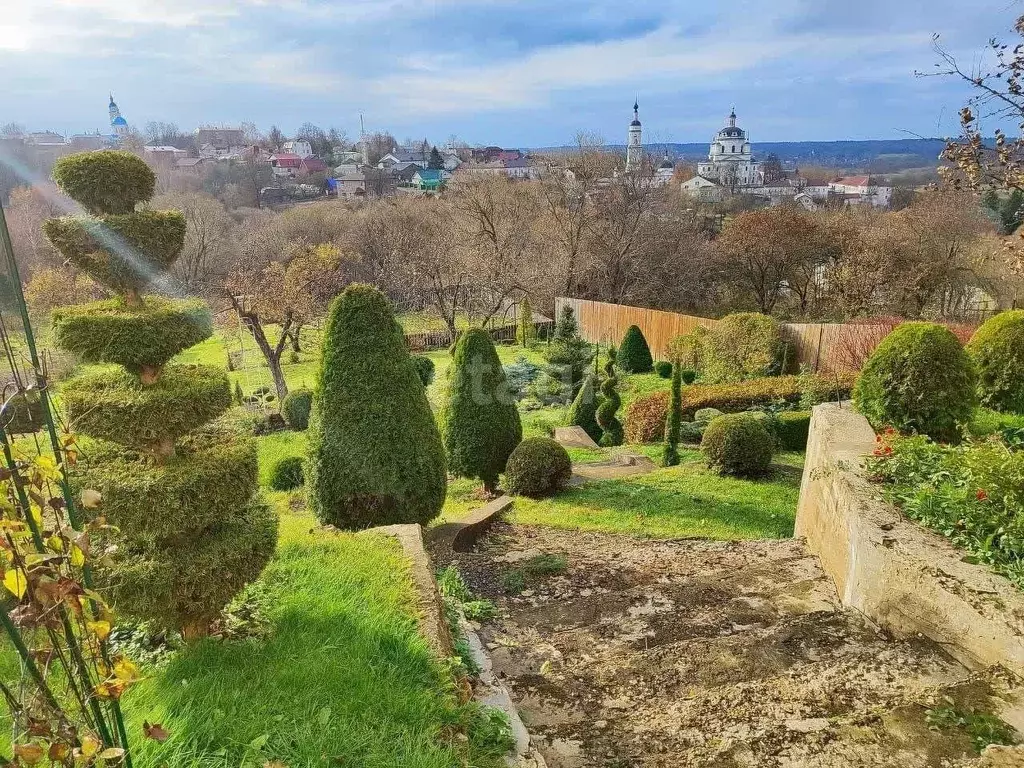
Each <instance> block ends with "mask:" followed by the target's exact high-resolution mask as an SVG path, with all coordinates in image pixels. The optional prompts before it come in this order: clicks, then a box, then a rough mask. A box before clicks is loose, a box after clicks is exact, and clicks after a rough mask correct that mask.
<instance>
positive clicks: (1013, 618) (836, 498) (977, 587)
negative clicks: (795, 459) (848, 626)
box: [796, 403, 1024, 675]
mask: <svg viewBox="0 0 1024 768" xmlns="http://www.w3.org/2000/svg"><path fill="white" fill-rule="evenodd" d="M874 445H875V435H874V431H873V430H872V429H871V427H870V425H869V424H868V423H867V420H866V419H864V417H863V416H861V415H859V414H857V413H855V412H854V411H853V410H852V409H851V408H850V406H849V405H848V404H844V405H843V406H839V405H836V404H834V403H831V404H827V405H819V406H817V407H815V409H814V415H813V418H812V420H811V429H810V436H809V439H808V443H807V460H806V464H805V465H804V476H803V484H802V486H801V490H800V506H799V509H798V511H797V519H796V535H797V536H802V537H805V538H806V541H807V548H808V549H809V550H810V551H811V552H813V553H815V554H816V555H818V557H819V559H820V560H821V565H822V567H823V568H824V569H825V572H826V573H828V574H829V575H830V576H831V577H832V578H833V579H834V580H835V583H836V587H837V589H838V591H839V595H840V597H841V598H842V600H843V602H844V603H845V604H847V605H849V606H851V607H853V608H856V609H857V610H859V611H861V612H862V613H864V614H865V615H866V616H867V617H868V618H870V619H871V620H872V621H874V622H876V623H877V624H879V625H880V626H881V627H883V628H885V629H886V630H888V631H890V632H892V633H894V634H895V635H897V636H900V637H907V636H912V635H915V634H921V635H924V636H925V637H928V638H930V639H931V640H934V641H935V642H937V643H939V644H941V645H943V646H944V647H945V649H946V650H947V651H948V652H949V653H950V654H951V655H952V656H954V657H955V658H957V659H958V660H959V661H961V662H963V663H965V664H967V665H969V666H979V665H983V666H988V665H992V664H1002V665H1003V666H1004V667H1006V668H1007V669H1009V670H1011V671H1013V672H1015V673H1016V674H1018V675H1024V593H1022V592H1020V591H1019V590H1017V589H1016V588H1015V587H1013V586H1012V585H1011V584H1010V582H1009V581H1007V580H1006V579H1004V578H1002V577H1000V576H997V575H995V574H994V573H992V571H991V570H990V569H988V568H987V567H986V566H983V565H972V564H969V563H965V562H963V561H962V559H961V558H962V556H963V554H962V553H961V552H959V551H957V550H956V549H954V548H953V547H952V546H951V545H950V544H949V543H948V541H947V540H946V539H944V538H943V537H941V536H939V535H938V534H935V533H932V532H931V531H928V530H926V529H924V528H922V527H921V526H919V525H917V524H916V523H914V522H912V521H910V520H908V519H906V518H905V517H904V516H903V515H902V514H900V513H899V512H898V511H897V510H895V509H893V508H892V507H890V506H889V505H888V504H886V503H884V502H883V501H881V500H879V499H878V489H877V488H876V487H874V486H872V484H871V483H869V482H868V481H867V479H866V476H865V472H864V469H863V462H862V458H863V457H864V456H865V455H867V454H870V453H871V451H872V450H873V449H874Z"/></svg>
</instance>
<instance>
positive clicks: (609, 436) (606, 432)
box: [597, 348, 623, 448]
mask: <svg viewBox="0 0 1024 768" xmlns="http://www.w3.org/2000/svg"><path fill="white" fill-rule="evenodd" d="M621 352H622V350H621V349H620V350H619V353H621ZM619 353H616V351H615V350H614V349H612V348H609V350H608V360H607V361H606V362H605V364H604V381H603V382H601V404H600V405H598V406H597V425H598V426H599V427H600V428H601V439H600V440H599V441H598V443H599V444H600V445H603V446H605V447H606V448H611V447H614V446H616V445H622V437H623V434H622V422H621V421H619V417H618V416H617V415H616V414H617V413H618V411H619V406H621V405H622V398H621V397H619V393H618V385H619V379H618V378H617V377H616V376H615V363H616V361H617V360H618V356H617V354H619Z"/></svg>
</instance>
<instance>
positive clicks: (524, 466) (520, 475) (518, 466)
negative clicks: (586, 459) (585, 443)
mask: <svg viewBox="0 0 1024 768" xmlns="http://www.w3.org/2000/svg"><path fill="white" fill-rule="evenodd" d="M571 476H572V461H571V460H570V459H569V452H568V451H566V450H565V448H563V447H562V446H561V445H559V444H558V443H556V442H555V441H554V440H552V439H551V438H550V437H530V438H527V439H526V440H523V442H521V443H520V444H519V445H518V446H517V447H516V449H515V450H514V451H512V455H511V456H509V457H508V466H507V468H506V469H505V489H506V490H507V491H508V492H509V493H511V494H514V495H516V496H532V497H534V498H541V497H543V496H550V495H551V494H553V493H555V492H556V491H557V490H558V489H559V488H561V487H562V486H563V485H565V483H567V482H568V481H569V478H570V477H571Z"/></svg>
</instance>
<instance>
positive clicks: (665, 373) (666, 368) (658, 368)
mask: <svg viewBox="0 0 1024 768" xmlns="http://www.w3.org/2000/svg"><path fill="white" fill-rule="evenodd" d="M654 372H655V373H656V374H658V376H660V377H661V378H663V379H671V378H672V363H670V362H669V361H668V360H659V361H658V362H656V363H655V364H654Z"/></svg>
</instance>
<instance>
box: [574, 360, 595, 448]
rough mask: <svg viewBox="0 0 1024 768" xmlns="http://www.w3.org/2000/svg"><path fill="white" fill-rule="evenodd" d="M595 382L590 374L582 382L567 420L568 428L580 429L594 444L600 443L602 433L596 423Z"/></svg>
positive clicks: (593, 376)
mask: <svg viewBox="0 0 1024 768" xmlns="http://www.w3.org/2000/svg"><path fill="white" fill-rule="evenodd" d="M596 381H597V377H596V376H595V375H594V374H592V373H591V374H588V375H587V377H586V378H585V379H584V380H583V386H582V387H580V391H579V392H577V393H576V399H575V400H573V401H572V406H570V408H569V417H568V419H567V421H568V424H569V426H571V427H582V428H583V431H584V432H586V433H587V434H588V435H590V439H591V440H593V441H594V442H595V443H596V442H598V441H600V439H601V434H602V432H603V430H602V429H601V427H600V426H599V425H598V423H597V408H598V405H599V403H600V401H599V399H598V396H597V391H596V387H595V382H596Z"/></svg>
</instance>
